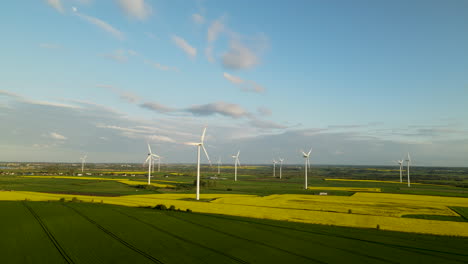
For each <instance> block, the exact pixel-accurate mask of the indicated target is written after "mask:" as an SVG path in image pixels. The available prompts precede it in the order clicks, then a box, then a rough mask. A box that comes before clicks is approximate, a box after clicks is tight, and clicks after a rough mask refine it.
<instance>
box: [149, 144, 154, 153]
mask: <svg viewBox="0 0 468 264" xmlns="http://www.w3.org/2000/svg"><path fill="white" fill-rule="evenodd" d="M148 151H149V153H153V152H151V147H150V145H149V143H148Z"/></svg>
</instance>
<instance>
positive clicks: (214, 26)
mask: <svg viewBox="0 0 468 264" xmlns="http://www.w3.org/2000/svg"><path fill="white" fill-rule="evenodd" d="M224 30H225V27H224V24H223V23H222V22H221V20H215V21H213V23H211V25H210V27H209V28H208V35H207V38H208V42H214V41H216V39H217V38H218V36H219V34H220V33H222V32H223V31H224Z"/></svg>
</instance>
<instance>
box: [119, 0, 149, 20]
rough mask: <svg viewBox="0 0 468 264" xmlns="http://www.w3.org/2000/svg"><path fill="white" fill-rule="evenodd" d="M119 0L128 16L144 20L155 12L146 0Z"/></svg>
mask: <svg viewBox="0 0 468 264" xmlns="http://www.w3.org/2000/svg"><path fill="white" fill-rule="evenodd" d="M117 2H118V3H119V6H120V8H122V10H123V11H124V12H125V13H126V14H127V15H128V16H130V17H133V18H136V19H139V20H144V19H146V18H148V17H149V16H150V15H151V14H152V13H153V9H152V8H151V6H150V5H149V4H147V3H146V2H145V0H118V1H117Z"/></svg>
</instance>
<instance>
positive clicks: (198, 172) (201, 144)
mask: <svg viewBox="0 0 468 264" xmlns="http://www.w3.org/2000/svg"><path fill="white" fill-rule="evenodd" d="M205 132H206V127H205V128H204V129H203V133H202V136H201V139H200V142H198V143H186V144H187V145H191V146H198V155H197V200H200V148H203V151H204V152H205V155H206V158H207V159H208V162H209V163H210V165H211V161H210V157H208V152H207V151H206V149H205V146H204V145H203V141H204V140H205Z"/></svg>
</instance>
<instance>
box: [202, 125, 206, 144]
mask: <svg viewBox="0 0 468 264" xmlns="http://www.w3.org/2000/svg"><path fill="white" fill-rule="evenodd" d="M205 132H206V127H205V128H203V133H202V135H201V143H203V141H204V140H205Z"/></svg>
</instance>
